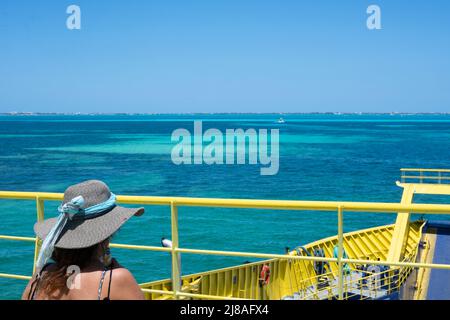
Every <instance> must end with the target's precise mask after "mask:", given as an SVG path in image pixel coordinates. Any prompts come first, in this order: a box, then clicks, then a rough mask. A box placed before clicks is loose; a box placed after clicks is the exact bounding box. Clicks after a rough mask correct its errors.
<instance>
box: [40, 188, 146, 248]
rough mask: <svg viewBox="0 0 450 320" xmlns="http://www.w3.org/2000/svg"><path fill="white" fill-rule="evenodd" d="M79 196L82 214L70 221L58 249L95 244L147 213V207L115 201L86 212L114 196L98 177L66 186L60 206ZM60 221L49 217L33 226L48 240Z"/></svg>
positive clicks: (64, 229)
mask: <svg viewBox="0 0 450 320" xmlns="http://www.w3.org/2000/svg"><path fill="white" fill-rule="evenodd" d="M79 196H81V197H83V200H84V201H83V204H82V206H81V210H80V214H76V215H74V216H73V217H71V219H68V220H67V222H66V224H65V225H64V228H63V229H62V231H61V233H60V235H59V237H58V239H57V240H56V243H55V245H54V246H55V247H56V248H62V249H80V248H87V247H90V246H93V245H94V244H97V243H100V242H102V241H103V240H105V239H107V238H109V237H110V236H111V235H112V234H114V233H115V232H116V231H117V230H118V229H119V228H120V227H121V226H122V225H123V224H124V223H125V222H126V221H127V220H128V219H130V218H131V217H132V216H140V215H142V214H143V213H144V208H125V207H120V206H118V205H115V202H113V204H112V205H110V206H108V207H107V208H106V209H105V210H103V211H100V212H98V213H97V214H90V215H88V214H83V209H86V208H91V207H93V206H96V205H97V206H99V205H100V206H101V205H102V204H103V203H105V202H107V201H108V199H111V196H112V193H111V191H110V190H109V188H108V186H107V185H106V184H105V183H104V182H102V181H99V180H89V181H85V182H82V183H79V184H76V185H73V186H70V187H69V188H67V189H66V191H65V192H64V200H63V203H62V205H61V206H64V205H65V204H67V203H69V202H71V201H73V200H74V199H76V198H77V197H79ZM87 211H88V209H87V210H86V212H87ZM57 220H58V218H50V219H47V220H44V221H42V222H37V223H36V224H35V225H34V231H35V232H36V235H37V236H38V237H39V238H41V239H45V237H46V236H47V235H48V234H49V232H50V231H51V230H52V228H53V227H54V226H55V224H56V222H57Z"/></svg>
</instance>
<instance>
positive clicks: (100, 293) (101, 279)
mask: <svg viewBox="0 0 450 320" xmlns="http://www.w3.org/2000/svg"><path fill="white" fill-rule="evenodd" d="M106 271H107V269H106V268H105V269H104V270H103V271H102V276H101V278H100V283H99V285H98V295H97V300H100V299H101V297H102V288H103V281H104V280H105V274H106Z"/></svg>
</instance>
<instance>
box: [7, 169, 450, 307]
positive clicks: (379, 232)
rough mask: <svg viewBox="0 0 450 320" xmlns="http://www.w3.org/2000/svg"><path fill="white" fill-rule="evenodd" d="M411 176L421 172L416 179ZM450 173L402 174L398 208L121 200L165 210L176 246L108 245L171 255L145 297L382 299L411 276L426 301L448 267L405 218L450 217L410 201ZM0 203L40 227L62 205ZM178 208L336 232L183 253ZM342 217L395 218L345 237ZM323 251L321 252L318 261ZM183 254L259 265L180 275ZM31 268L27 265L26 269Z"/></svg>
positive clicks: (145, 286) (449, 189)
mask: <svg viewBox="0 0 450 320" xmlns="http://www.w3.org/2000/svg"><path fill="white" fill-rule="evenodd" d="M414 172H418V174H415V175H414V174H413V173H414ZM449 173H450V170H439V169H402V179H401V180H402V181H401V182H398V183H397V184H398V185H399V186H400V187H402V188H403V190H404V193H403V197H402V201H401V202H400V203H381V202H343V201H290V200H289V201H285V200H245V199H239V200H237V199H211V198H206V199H205V198H182V197H150V196H118V197H117V200H118V202H119V203H123V204H141V205H167V206H170V208H171V228H172V235H171V237H172V244H173V245H172V248H162V247H155V246H146V245H129V244H111V247H114V248H121V249H128V250H149V251H164V252H167V253H169V254H171V256H172V264H171V270H172V278H171V279H165V280H161V281H153V282H147V283H142V284H141V287H142V290H143V291H144V292H145V294H146V298H147V299H289V300H301V299H380V298H383V297H389V296H392V295H393V294H398V292H400V290H401V288H402V287H403V286H405V285H409V283H410V282H411V281H412V280H411V279H412V275H413V276H414V279H413V280H414V283H413V285H412V287H413V288H415V289H414V290H415V292H414V297H413V298H416V299H423V298H424V297H426V294H425V293H426V291H427V283H426V282H427V279H428V278H429V271H430V270H448V271H450V264H446V263H445V264H443V263H434V262H433V254H434V253H433V239H432V238H433V237H432V236H429V237H428V236H427V237H426V238H424V237H423V228H424V226H425V225H426V221H415V222H411V221H410V215H411V214H413V213H421V214H430V215H450V205H448V204H431V203H427V204H414V203H412V200H413V196H414V194H419V193H421V194H440V195H450V185H449V184H446V183H445V182H447V181H450V175H449ZM407 180H408V181H407ZM409 180H417V181H413V182H411V181H409ZM428 181H431V182H430V183H428ZM0 199H27V200H30V199H32V200H35V201H36V212H37V220H38V221H40V220H42V219H44V207H45V206H44V204H45V202H46V201H61V200H62V194H60V193H38V192H14V191H0ZM183 206H194V207H224V208H254V209H271V210H297V211H299V214H302V211H317V212H316V213H317V214H320V212H321V211H334V212H336V214H337V218H338V226H337V230H338V233H337V235H336V236H334V237H330V238H326V239H322V240H318V241H316V242H313V243H310V244H307V245H305V246H304V247H298V248H296V250H293V251H290V252H289V253H287V254H270V253H253V252H235V251H217V250H203V249H192V248H183V247H180V243H179V240H178V239H179V235H178V208H179V207H183ZM345 212H358V213H359V214H360V215H361V218H362V219H364V217H365V214H366V213H367V212H371V213H391V214H397V220H396V223H395V224H392V225H386V226H380V227H375V228H371V229H365V230H358V231H355V232H351V233H345V234H344V232H343V222H344V213H345ZM30 228H31V226H30ZM2 239H3V240H8V241H29V242H32V243H33V244H34V246H35V260H36V257H37V254H38V252H39V246H40V241H39V240H38V239H36V238H34V237H21V236H15V235H0V240H2ZM320 250H321V251H322V254H321V255H317V254H316V253H317V252H318V251H320ZM181 254H202V255H222V256H238V257H253V258H261V259H264V260H262V261H258V262H254V263H248V264H243V265H238V266H233V267H229V268H224V269H218V270H212V271H208V272H203V273H197V274H192V275H186V276H183V277H181V275H180V255H181ZM31 265H32V264H31V261H30V271H31ZM167 267H168V266H161V268H167ZM33 270H34V266H33ZM263 270H266V271H268V272H266V276H267V275H268V274H269V273H270V275H269V276H268V277H264V275H262V274H261V273H262V271H263ZM318 270H321V271H319V272H318ZM1 271H2V270H1V265H0V272H1ZM0 277H4V278H14V279H21V280H26V279H30V276H28V275H17V274H9V273H0ZM261 277H264V279H261ZM263 280H266V281H263ZM172 284H173V285H172ZM448 299H450V297H448Z"/></svg>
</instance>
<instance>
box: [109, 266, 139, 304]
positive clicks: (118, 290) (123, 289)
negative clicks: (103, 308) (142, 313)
mask: <svg viewBox="0 0 450 320" xmlns="http://www.w3.org/2000/svg"><path fill="white" fill-rule="evenodd" d="M112 271H113V272H112V279H111V296H110V298H111V299H116V300H128V299H130V300H141V299H144V294H143V293H142V291H141V288H140V287H139V285H138V283H137V282H136V279H135V278H134V276H133V274H132V273H131V272H130V271H129V270H128V269H127V268H124V267H122V266H119V267H116V268H113V270H112Z"/></svg>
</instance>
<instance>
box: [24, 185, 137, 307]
mask: <svg viewBox="0 0 450 320" xmlns="http://www.w3.org/2000/svg"><path fill="white" fill-rule="evenodd" d="M58 211H59V213H60V214H59V216H58V217H57V218H52V219H47V220H44V221H42V222H38V223H36V224H35V226H34V231H35V232H36V235H37V236H38V237H39V238H41V239H43V243H42V246H41V250H40V252H39V256H38V260H37V262H36V273H35V274H34V275H33V277H32V278H31V280H30V282H29V283H28V285H27V287H26V288H25V291H24V293H23V295H22V299H26V300H32V299H36V300H41V299H46V300H48V299H57V300H78V299H83V300H88V299H89V300H90V299H97V300H110V299H111V300H118V299H139V300H141V299H144V295H143V293H142V291H141V290H140V288H139V286H138V284H137V282H136V280H135V279H134V277H133V275H132V274H131V273H130V272H129V271H128V270H127V269H125V268H123V267H122V266H121V265H119V263H118V262H117V261H116V260H115V259H111V257H110V253H109V241H110V238H111V237H112V235H113V234H114V233H115V232H116V231H117V230H118V229H119V228H120V227H121V226H122V225H123V224H124V223H125V222H126V221H127V220H128V219H129V218H131V217H132V216H133V215H136V216H140V215H142V214H143V213H144V209H143V208H124V207H120V206H117V205H116V197H115V195H114V194H113V193H111V192H110V191H109V188H108V186H107V185H106V184H105V183H103V182H101V181H98V180H90V181H85V182H82V183H80V184H76V185H73V186H71V187H69V188H67V190H66V191H65V192H64V200H63V203H62V204H61V206H60V207H59V208H58Z"/></svg>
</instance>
